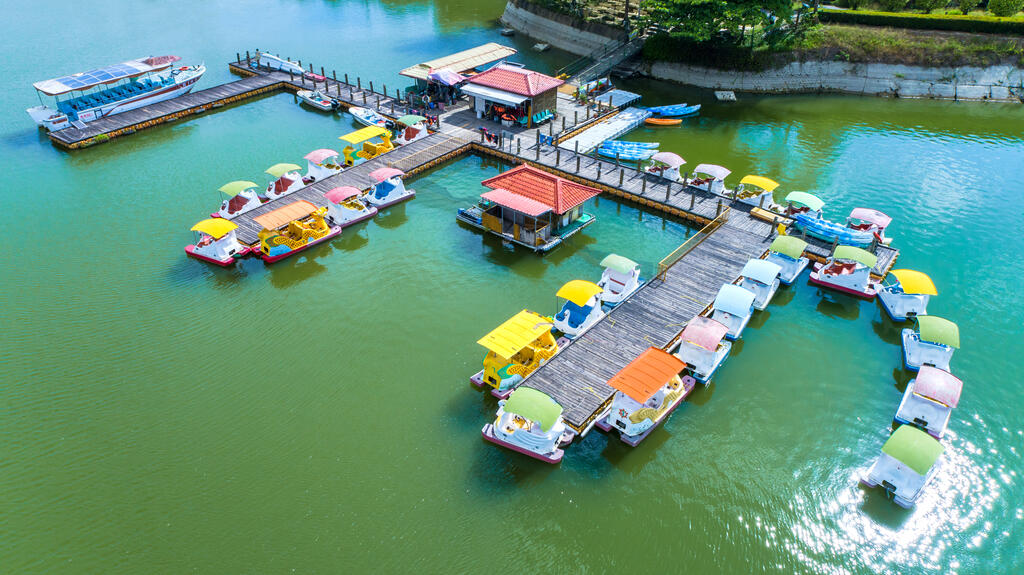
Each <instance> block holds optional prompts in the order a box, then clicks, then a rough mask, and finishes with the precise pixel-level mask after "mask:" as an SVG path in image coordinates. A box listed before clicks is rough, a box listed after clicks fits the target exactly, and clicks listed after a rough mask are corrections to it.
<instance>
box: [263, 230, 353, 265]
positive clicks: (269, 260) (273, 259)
mask: <svg viewBox="0 0 1024 575" xmlns="http://www.w3.org/2000/svg"><path fill="white" fill-rule="evenodd" d="M339 234H341V228H340V227H338V226H334V227H332V228H331V232H330V233H329V234H327V235H325V236H324V237H322V238H319V239H316V240H313V241H311V242H309V243H308V244H306V245H304V246H302V247H300V248H297V249H294V250H291V251H289V252H286V253H283V254H279V255H276V256H271V255H267V254H266V253H264V252H262V251H261V252H260V257H261V258H263V261H264V262H265V263H268V264H272V263H274V262H279V261H281V260H283V259H285V258H287V257H289V256H293V255H295V254H297V253H299V252H301V251H304V250H307V249H309V248H311V247H313V246H315V245H317V244H321V243H323V242H326V241H327V240H329V239H331V238H334V237H336V236H338V235H339Z"/></svg>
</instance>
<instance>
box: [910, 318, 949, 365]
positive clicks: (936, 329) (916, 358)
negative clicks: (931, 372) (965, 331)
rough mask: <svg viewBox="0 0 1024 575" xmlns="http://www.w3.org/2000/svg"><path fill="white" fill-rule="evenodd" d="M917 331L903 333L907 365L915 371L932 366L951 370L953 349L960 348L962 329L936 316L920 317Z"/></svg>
mask: <svg viewBox="0 0 1024 575" xmlns="http://www.w3.org/2000/svg"><path fill="white" fill-rule="evenodd" d="M916 319H917V331H914V330H912V329H910V328H906V329H904V330H903V331H902V332H900V337H901V339H902V340H903V364H904V365H905V366H906V367H907V369H909V370H911V371H917V370H919V369H921V367H922V366H925V365H931V366H935V367H937V368H939V369H944V370H946V371H949V360H950V359H952V358H953V352H954V351H956V350H957V349H960V328H959V327H958V326H957V325H956V324H955V323H953V322H951V321H949V320H948V319H944V318H941V317H938V316H935V315H919V316H917V318H916Z"/></svg>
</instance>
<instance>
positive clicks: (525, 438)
mask: <svg viewBox="0 0 1024 575" xmlns="http://www.w3.org/2000/svg"><path fill="white" fill-rule="evenodd" d="M480 433H481V435H483V437H484V439H486V440H487V441H490V442H491V443H493V444H495V445H500V446H502V447H505V448H507V449H511V450H512V451H517V452H519V453H522V454H523V455H528V456H530V457H532V458H534V459H537V460H540V461H543V462H545V463H559V462H560V461H562V456H563V455H564V454H565V452H564V451H563V450H562V447H564V446H566V445H568V444H569V443H571V442H572V440H573V438H574V437H575V435H576V434H575V432H574V431H572V430H571V429H569V427H568V426H567V425H566V424H565V420H563V419H562V406H561V405H558V403H556V402H555V400H554V399H551V397H550V396H548V395H547V394H546V393H543V392H541V391H538V390H536V389H533V388H531V387H520V388H519V389H516V390H515V392H514V393H512V394H511V395H510V396H509V397H508V399H503V400H501V401H499V402H498V412H497V414H496V415H495V418H494V423H488V424H487V425H484V427H483V429H481V430H480Z"/></svg>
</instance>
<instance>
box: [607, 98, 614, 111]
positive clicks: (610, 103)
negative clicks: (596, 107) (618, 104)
mask: <svg viewBox="0 0 1024 575" xmlns="http://www.w3.org/2000/svg"><path fill="white" fill-rule="evenodd" d="M614 97H615V94H608V111H609V112H611V111H612V108H614V107H615V104H612V98H614Z"/></svg>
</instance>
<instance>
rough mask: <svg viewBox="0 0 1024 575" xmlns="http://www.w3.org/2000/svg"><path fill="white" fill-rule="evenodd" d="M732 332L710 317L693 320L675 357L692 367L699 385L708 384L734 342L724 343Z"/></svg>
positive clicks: (682, 335) (684, 330)
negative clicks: (729, 332)
mask: <svg viewBox="0 0 1024 575" xmlns="http://www.w3.org/2000/svg"><path fill="white" fill-rule="evenodd" d="M728 331H729V328H728V327H726V325H725V324H723V323H721V322H718V321H715V320H713V319H711V318H709V317H704V316H702V315H698V316H697V317H695V318H693V319H691V320H690V321H689V322H688V323H687V324H686V327H685V328H684V329H683V332H682V333H681V334H680V335H679V348H678V349H677V350H676V356H677V357H678V358H679V359H681V360H683V361H685V362H686V364H687V365H689V366H690V373H691V374H693V378H694V379H696V380H697V381H699V382H701V383H703V384H707V383H708V382H709V381H711V378H712V377H713V376H714V375H715V370H717V369H718V367H719V366H720V365H722V362H724V361H725V358H726V357H728V356H729V350H731V349H732V342H730V341H728V340H726V339H725V334H726V333H727V332H728Z"/></svg>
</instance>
